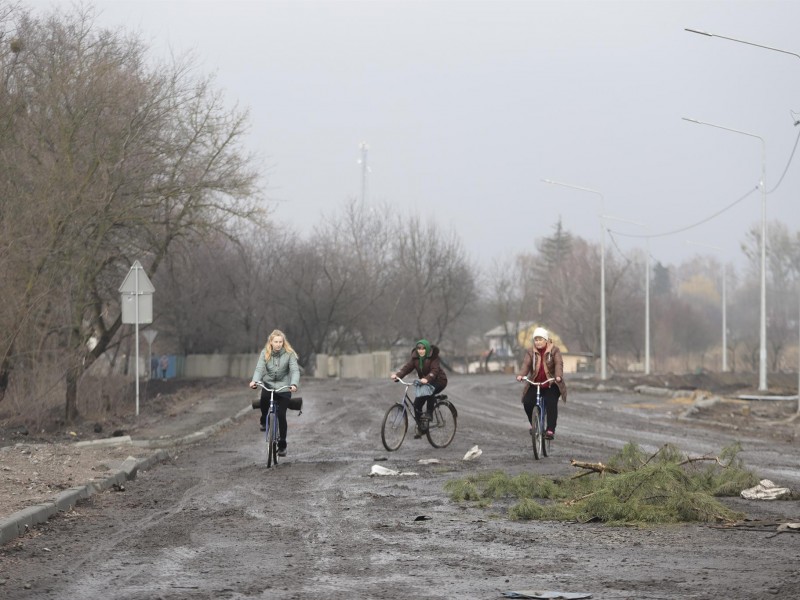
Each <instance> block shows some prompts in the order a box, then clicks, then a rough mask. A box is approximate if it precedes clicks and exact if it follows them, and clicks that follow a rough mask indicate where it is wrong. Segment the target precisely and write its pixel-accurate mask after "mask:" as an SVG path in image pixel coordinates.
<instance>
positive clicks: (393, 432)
mask: <svg viewBox="0 0 800 600" xmlns="http://www.w3.org/2000/svg"><path fill="white" fill-rule="evenodd" d="M406 431H408V413H407V412H406V411H405V409H404V408H403V405H402V404H399V403H398V404H393V405H392V406H390V407H389V410H387V411H386V414H385V415H384V417H383V424H382V425H381V441H382V442H383V447H384V448H386V449H387V450H388V451H389V452H393V451H394V450H397V449H398V448H399V447H400V445H401V444H402V443H403V440H404V439H405V437H406Z"/></svg>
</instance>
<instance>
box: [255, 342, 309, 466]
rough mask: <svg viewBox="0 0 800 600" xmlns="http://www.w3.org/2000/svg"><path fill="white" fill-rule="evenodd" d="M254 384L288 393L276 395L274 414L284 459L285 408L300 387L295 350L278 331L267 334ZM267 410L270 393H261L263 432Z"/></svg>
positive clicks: (262, 391) (263, 391)
mask: <svg viewBox="0 0 800 600" xmlns="http://www.w3.org/2000/svg"><path fill="white" fill-rule="evenodd" d="M257 381H261V382H262V383H263V384H264V385H266V386H267V387H268V388H270V389H273V390H276V389H278V388H280V387H283V386H285V385H288V386H289V391H288V392H287V391H283V392H276V393H275V405H276V412H277V414H278V436H279V440H278V456H286V429H287V426H286V409H287V408H288V406H289V400H290V399H291V397H292V392H296V391H297V386H298V385H299V384H300V367H299V366H298V364H297V352H295V351H294V348H292V345H291V344H290V343H289V340H287V339H286V336H285V335H284V333H283V332H282V331H280V330H278V329H276V330H275V331H273V332H272V333H270V334H269V339H268V340H267V343H266V345H265V346H264V350H263V351H262V352H261V355H260V356H259V357H258V363H257V364H256V370H255V372H254V373H253V380H252V381H251V382H250V387H251V388H253V389H256V388H257V387H258V385H257V384H256V382H257ZM268 411H269V392H267V391H266V390H264V389H262V390H261V431H264V430H266V424H267V412H268Z"/></svg>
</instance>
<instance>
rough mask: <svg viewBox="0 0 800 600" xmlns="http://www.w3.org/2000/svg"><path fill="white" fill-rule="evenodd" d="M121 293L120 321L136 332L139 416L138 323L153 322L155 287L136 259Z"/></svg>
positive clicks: (121, 287)
mask: <svg viewBox="0 0 800 600" xmlns="http://www.w3.org/2000/svg"><path fill="white" fill-rule="evenodd" d="M119 291H120V293H121V294H122V297H121V299H120V303H121V306H122V322H123V323H126V324H133V325H135V328H136V329H135V332H136V335H135V337H136V360H135V364H136V368H135V372H136V416H137V417H138V416H139V325H140V324H141V325H146V324H148V323H152V322H153V294H154V293H155V291H156V289H155V288H154V287H153V284H152V283H151V282H150V278H149V277H148V276H147V273H145V272H144V267H142V265H141V263H140V262H139V261H138V260H137V261H135V262H134V263H133V265H132V266H131V268H130V271H128V274H127V275H126V276H125V280H124V281H123V282H122V285H121V286H120V287H119Z"/></svg>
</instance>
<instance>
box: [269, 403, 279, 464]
mask: <svg viewBox="0 0 800 600" xmlns="http://www.w3.org/2000/svg"><path fill="white" fill-rule="evenodd" d="M277 431H278V423H277V415H275V414H274V413H269V414H268V415H267V468H270V467H271V466H272V465H277V464H278V440H277V439H276V437H277Z"/></svg>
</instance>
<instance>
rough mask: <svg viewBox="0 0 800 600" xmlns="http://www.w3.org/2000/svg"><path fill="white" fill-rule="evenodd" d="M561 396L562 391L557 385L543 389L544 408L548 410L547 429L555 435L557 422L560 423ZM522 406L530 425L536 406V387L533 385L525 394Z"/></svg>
mask: <svg viewBox="0 0 800 600" xmlns="http://www.w3.org/2000/svg"><path fill="white" fill-rule="evenodd" d="M560 396H561V390H559V389H558V386H557V385H551V386H550V387H549V388H542V399H543V400H544V406H545V409H546V410H547V424H546V429H548V430H549V431H552V432H553V433H555V431H556V422H557V421H558V398H559V397H560ZM522 406H523V407H524V408H525V414H526V415H528V423H530V422H531V415H533V407H534V406H536V386H535V385H532V386H530V387H529V388H528V391H527V392H525V397H524V398H523V399H522Z"/></svg>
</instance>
